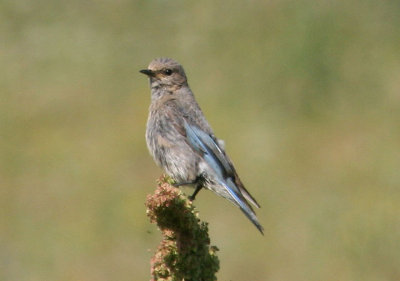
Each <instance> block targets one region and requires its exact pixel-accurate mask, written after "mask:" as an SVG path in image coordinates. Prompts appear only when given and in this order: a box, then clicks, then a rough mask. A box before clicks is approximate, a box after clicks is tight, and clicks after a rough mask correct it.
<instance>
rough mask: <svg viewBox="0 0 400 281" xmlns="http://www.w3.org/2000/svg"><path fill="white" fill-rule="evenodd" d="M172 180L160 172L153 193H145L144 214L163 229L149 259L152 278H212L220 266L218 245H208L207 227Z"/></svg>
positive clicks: (180, 280) (206, 280) (203, 280)
mask: <svg viewBox="0 0 400 281" xmlns="http://www.w3.org/2000/svg"><path fill="white" fill-rule="evenodd" d="M171 183H172V180H171V179H170V178H168V177H167V176H161V178H160V179H159V181H158V185H157V189H156V191H155V193H154V194H152V195H148V196H147V201H146V207H147V215H148V216H149V218H150V221H151V222H152V223H156V224H157V225H158V227H159V229H160V230H161V232H162V236H163V238H162V241H161V243H160V245H159V246H158V249H157V251H156V253H155V255H154V256H153V258H152V259H151V276H152V279H151V281H155V280H158V281H160V280H163V281H164V280H165V281H212V280H217V277H216V276H215V274H216V273H217V271H218V269H219V259H218V257H217V255H216V252H217V251H218V248H217V247H215V246H210V238H209V236H208V227H207V223H206V222H201V221H200V219H199V218H198V214H197V212H196V210H195V208H194V207H193V205H192V202H191V201H189V200H188V199H187V197H186V196H185V195H184V194H183V193H182V192H181V191H180V190H179V189H178V188H176V187H174V186H172V185H171Z"/></svg>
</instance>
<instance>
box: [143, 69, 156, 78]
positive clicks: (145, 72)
mask: <svg viewBox="0 0 400 281" xmlns="http://www.w3.org/2000/svg"><path fill="white" fill-rule="evenodd" d="M139 72H140V73H143V74H146V75H147V76H149V77H153V76H154V74H155V73H154V71H153V70H150V69H142V70H140V71H139Z"/></svg>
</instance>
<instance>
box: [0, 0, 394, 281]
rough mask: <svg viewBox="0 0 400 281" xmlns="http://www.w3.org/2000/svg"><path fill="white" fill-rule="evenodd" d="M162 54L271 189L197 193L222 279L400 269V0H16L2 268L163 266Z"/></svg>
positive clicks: (8, 70) (72, 274)
mask: <svg viewBox="0 0 400 281" xmlns="http://www.w3.org/2000/svg"><path fill="white" fill-rule="evenodd" d="M159 56H167V57H172V58H175V59H176V60H178V61H179V62H180V63H182V64H183V65H184V66H185V69H186V72H187V74H188V77H189V83H190V85H191V87H192V90H193V91H194V93H195V94H196V96H197V99H198V101H199V103H200V105H201V106H202V108H203V111H204V113H205V114H206V116H207V118H208V120H209V122H210V123H211V124H212V126H213V128H214V130H215V132H216V134H217V136H218V137H219V138H222V139H224V140H225V141H226V145H227V151H228V153H229V154H230V155H231V158H232V159H233V160H234V162H235V164H236V166H237V170H238V172H239V174H240V175H241V178H242V180H243V181H244V182H245V184H246V186H247V188H248V189H249V190H250V191H251V192H252V194H253V195H254V196H255V197H256V198H257V200H258V201H259V202H260V204H261V205H262V208H261V209H260V210H259V211H258V216H259V219H260V221H261V222H262V224H263V225H264V227H265V229H266V234H265V237H262V236H261V235H260V234H259V233H258V232H257V230H256V229H255V228H254V227H253V226H252V225H251V223H250V222H249V221H247V220H246V218H245V216H243V215H242V214H241V212H240V211H239V210H238V209H236V208H235V207H234V206H232V205H231V204H230V203H228V202H227V201H225V200H223V199H221V198H219V197H217V196H215V195H214V194H212V193H211V192H207V191H203V192H201V193H200V194H199V196H198V197H197V200H196V205H197V207H198V210H199V211H200V217H201V218H202V219H203V220H205V221H208V222H209V223H210V236H211V239H212V244H214V245H217V246H218V247H219V248H220V252H219V257H220V260H221V269H220V272H219V274H218V277H219V280H232V281H236V280H252V281H258V280H300V281H302V280H304V281H306V280H307V281H309V280H341V281H347V280H349V281H350V280H367V281H368V280H377V281H378V280H379V281H382V280H400V205H399V202H400V170H399V168H400V110H399V109H400V5H399V2H398V1H355V0H350V1H310V0H300V1H293V0H291V1H161V0H160V1H126V0H117V1H76V0H73V1H50V0H38V1H29V0H17V1H7V0H1V1H0V280H7V281H8V280H13V281H14V280H18V281H24V280H38V281H43V280H60V281H63V280H100V281H101V280H148V279H149V278H150V276H149V275H150V274H149V270H150V269H149V268H150V266H149V260H150V257H151V256H152V254H153V252H154V250H155V248H156V247H157V245H158V242H159V240H160V235H159V232H158V231H157V229H156V227H155V226H154V225H151V224H150V223H149V221H148V219H147V217H146V214H145V207H144V202H145V198H146V194H149V193H151V192H152V191H153V190H154V188H155V180H156V179H157V178H158V177H159V175H160V174H161V170H159V169H158V168H157V167H156V166H155V164H154V163H153V160H152V159H151V158H150V156H149V154H148V152H147V148H146V144H145V139H144V132H145V124H146V120H147V111H148V106H149V100H150V92H149V88H148V81H147V79H146V78H145V77H144V76H143V75H141V74H140V73H139V72H138V70H139V69H142V68H145V67H146V66H147V65H148V63H149V62H150V61H151V60H152V59H153V58H155V57H159ZM188 191H189V190H188Z"/></svg>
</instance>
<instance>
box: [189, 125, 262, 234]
mask: <svg viewBox="0 0 400 281" xmlns="http://www.w3.org/2000/svg"><path fill="white" fill-rule="evenodd" d="M184 127H185V131H186V137H187V139H188V141H189V144H190V145H191V146H192V148H193V149H194V150H196V151H197V152H201V154H202V155H203V157H204V160H205V161H206V162H207V164H208V165H209V166H210V167H211V168H212V169H213V171H214V172H215V174H216V175H217V179H216V180H217V182H218V183H219V184H220V185H221V186H222V187H224V188H225V189H226V190H227V191H228V193H229V195H230V196H231V198H232V199H233V201H234V202H235V203H236V204H237V205H238V207H239V208H240V209H241V210H242V212H243V213H244V214H245V215H246V216H247V217H248V218H249V219H250V220H251V221H252V222H253V224H254V225H255V226H256V227H257V228H258V229H259V231H260V232H261V233H263V228H262V226H261V225H260V223H259V222H258V220H257V217H256V215H255V214H254V211H253V210H252V209H251V207H250V206H249V204H248V203H247V201H246V200H245V199H244V197H243V195H242V193H241V192H240V190H239V188H238V187H237V186H236V185H235V184H234V182H233V181H232V179H230V178H229V177H227V175H230V174H232V173H233V170H232V167H231V165H230V163H229V161H228V160H227V158H226V156H225V154H224V153H223V152H222V150H221V148H220V147H219V145H218V144H217V143H216V142H215V140H214V139H213V138H212V137H211V136H210V135H209V134H207V133H205V132H204V131H202V130H201V129H199V128H198V127H196V126H191V125H189V124H188V123H187V122H186V120H185V121H184Z"/></svg>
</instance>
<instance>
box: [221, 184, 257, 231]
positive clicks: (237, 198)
mask: <svg viewBox="0 0 400 281" xmlns="http://www.w3.org/2000/svg"><path fill="white" fill-rule="evenodd" d="M219 183H220V184H221V185H222V186H224V187H225V189H226V190H227V191H228V193H229V194H230V195H231V197H232V199H233V202H234V203H235V204H236V205H237V206H238V207H239V208H240V210H241V211H242V212H243V213H244V214H245V215H246V217H247V218H248V219H249V220H250V221H251V222H252V223H253V224H254V225H255V226H256V227H257V229H258V230H259V231H260V232H261V234H262V235H264V228H263V227H262V225H261V224H260V222H259V221H258V218H257V216H256V214H255V212H254V210H253V208H251V206H250V205H249V203H247V201H246V199H245V198H244V197H243V195H242V194H240V193H238V192H235V190H236V189H237V187H236V186H235V185H234V183H233V182H232V180H230V179H228V180H227V182H225V181H222V180H219Z"/></svg>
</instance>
